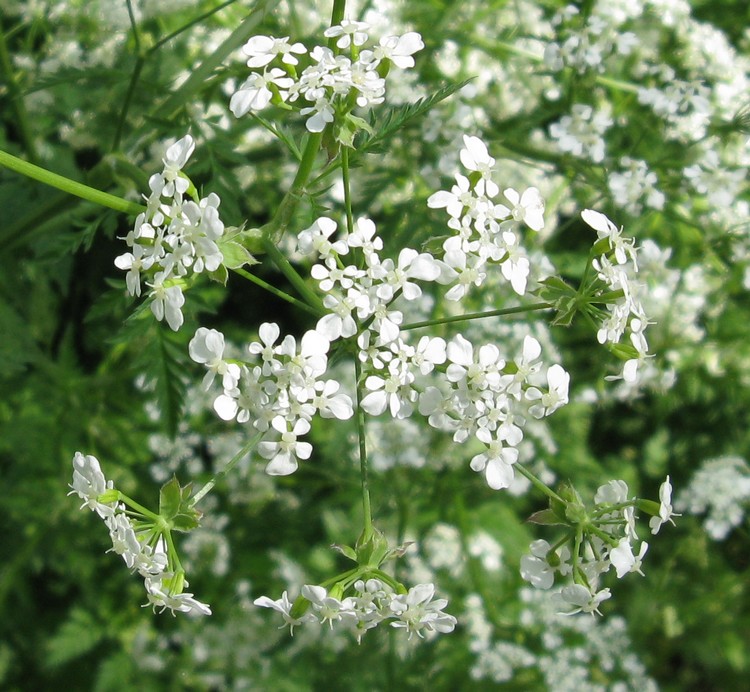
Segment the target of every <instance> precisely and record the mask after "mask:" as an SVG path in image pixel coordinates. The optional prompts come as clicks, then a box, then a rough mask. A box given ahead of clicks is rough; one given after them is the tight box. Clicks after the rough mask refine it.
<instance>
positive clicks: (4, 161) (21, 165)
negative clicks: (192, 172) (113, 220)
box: [0, 150, 146, 215]
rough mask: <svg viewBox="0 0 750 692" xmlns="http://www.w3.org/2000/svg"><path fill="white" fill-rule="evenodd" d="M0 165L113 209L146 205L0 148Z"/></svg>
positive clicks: (140, 208)
mask: <svg viewBox="0 0 750 692" xmlns="http://www.w3.org/2000/svg"><path fill="white" fill-rule="evenodd" d="M0 166H5V168H9V169H10V170H12V171H15V172H16V173H20V174H21V175H25V176H26V177H28V178H32V179H33V180H38V181H39V182H40V183H44V184H45V185H50V186H51V187H56V188H57V189H58V190H62V191H63V192H67V193H68V194H71V195H75V196H76V197H80V198H81V199H86V200H88V201H89V202H94V203H95V204H101V205H102V206H104V207H109V208H110V209H114V210H115V211H121V212H124V213H125V214H133V215H136V214H140V213H141V212H144V211H146V207H144V206H143V205H141V204H137V203H135V202H128V200H126V199H122V197H115V196H114V195H110V194H109V193H107V192H102V191H101V190H97V189H96V188H93V187H89V186H88V185H84V184H83V183H78V182H76V181H75V180H71V179H70V178H66V177H65V176H63V175H58V174H57V173H52V171H48V170H47V169H46V168H41V167H40V166H35V165H34V164H33V163H29V162H28V161H24V160H23V159H19V158H18V157H16V156H13V155H12V154H9V153H7V152H5V151H2V150H0Z"/></svg>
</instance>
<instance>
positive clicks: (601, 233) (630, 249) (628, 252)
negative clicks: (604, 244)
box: [581, 209, 638, 271]
mask: <svg viewBox="0 0 750 692" xmlns="http://www.w3.org/2000/svg"><path fill="white" fill-rule="evenodd" d="M581 218H582V219H583V220H584V221H585V222H586V223H587V224H588V225H589V226H591V228H593V229H594V230H595V231H596V234H597V237H598V238H599V239H601V238H607V240H608V241H609V246H610V248H611V249H612V251H613V252H614V253H615V259H616V260H617V264H625V263H626V262H627V261H628V260H629V259H630V260H631V261H632V262H633V267H634V268H635V271H638V265H637V261H636V256H635V246H634V243H633V240H632V238H623V237H622V228H619V229H618V228H617V226H615V224H613V223H612V222H611V221H610V220H609V219H608V218H607V217H606V216H605V215H604V214H602V213H601V212H598V211H594V210H593V209H584V210H583V211H582V212H581Z"/></svg>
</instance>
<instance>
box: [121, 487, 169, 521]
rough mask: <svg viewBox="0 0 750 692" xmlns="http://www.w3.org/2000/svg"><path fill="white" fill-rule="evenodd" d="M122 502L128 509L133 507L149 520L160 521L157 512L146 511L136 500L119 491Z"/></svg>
mask: <svg viewBox="0 0 750 692" xmlns="http://www.w3.org/2000/svg"><path fill="white" fill-rule="evenodd" d="M118 494H119V500H120V502H124V503H125V504H126V505H127V506H128V507H131V508H132V509H134V510H135V511H136V512H140V513H141V514H142V515H143V516H144V517H146V518H147V519H151V520H152V521H158V520H159V515H158V514H156V512H152V511H151V510H150V509H146V508H145V507H144V506H143V505H141V504H139V503H138V502H136V501H135V500H132V499H130V498H129V497H128V496H127V495H125V493H123V492H121V491H119V490H118Z"/></svg>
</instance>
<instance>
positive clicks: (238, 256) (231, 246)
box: [218, 240, 258, 269]
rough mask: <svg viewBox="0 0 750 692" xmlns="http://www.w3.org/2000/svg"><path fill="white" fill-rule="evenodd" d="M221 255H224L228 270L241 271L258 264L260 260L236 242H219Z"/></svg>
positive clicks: (224, 263)
mask: <svg viewBox="0 0 750 692" xmlns="http://www.w3.org/2000/svg"><path fill="white" fill-rule="evenodd" d="M218 245H219V249H220V250H221V254H222V255H224V262H223V265H224V267H226V268H227V269H239V268H240V267H244V266H245V265H246V264H247V265H253V264H258V260H257V259H255V257H253V256H252V255H251V254H250V252H249V251H248V250H247V248H245V247H244V246H242V245H240V243H238V242H236V241H234V240H226V241H221V240H220V241H219V243H218Z"/></svg>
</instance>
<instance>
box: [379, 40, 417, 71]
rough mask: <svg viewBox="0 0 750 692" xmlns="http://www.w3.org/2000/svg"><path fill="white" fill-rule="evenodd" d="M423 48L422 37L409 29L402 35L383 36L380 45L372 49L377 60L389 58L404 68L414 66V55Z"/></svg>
mask: <svg viewBox="0 0 750 692" xmlns="http://www.w3.org/2000/svg"><path fill="white" fill-rule="evenodd" d="M423 48H424V43H423V41H422V37H421V36H420V35H419V34H418V33H417V32H416V31H409V32H407V33H405V34H404V35H403V36H384V37H383V38H381V39H380V45H379V46H378V47H376V48H375V49H373V54H374V56H375V58H376V59H377V60H382V59H384V58H385V59H387V60H390V61H391V62H392V63H393V64H394V65H395V66H396V67H398V68H400V69H402V70H405V69H407V68H409V67H414V58H412V57H411V56H412V55H414V53H416V52H417V51H419V50H422V49H423Z"/></svg>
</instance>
